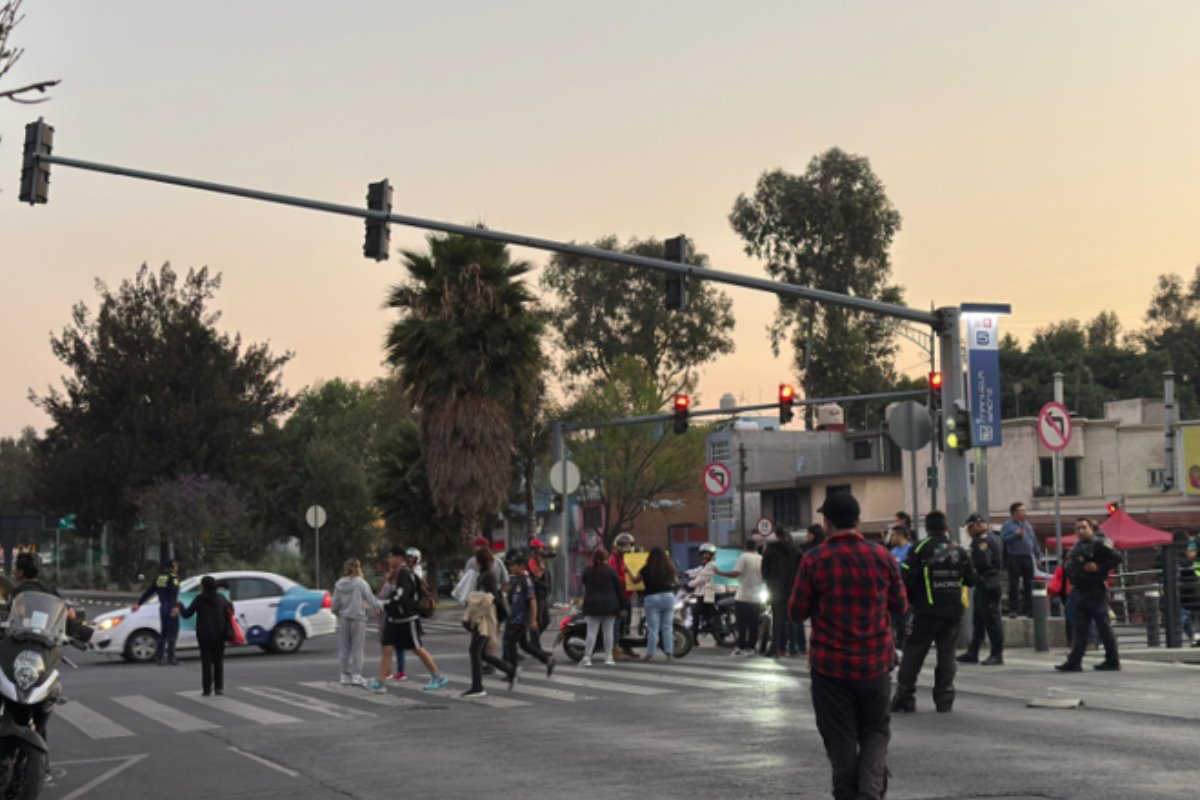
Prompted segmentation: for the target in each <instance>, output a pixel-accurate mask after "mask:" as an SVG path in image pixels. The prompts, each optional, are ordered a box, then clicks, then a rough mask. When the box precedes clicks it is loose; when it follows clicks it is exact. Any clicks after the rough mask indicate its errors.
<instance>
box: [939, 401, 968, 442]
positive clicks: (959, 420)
mask: <svg viewBox="0 0 1200 800" xmlns="http://www.w3.org/2000/svg"><path fill="white" fill-rule="evenodd" d="M945 427H946V447H948V448H950V449H951V450H970V449H971V412H970V411H968V410H967V408H966V407H965V406H964V405H963V404H962V403H960V402H958V401H955V403H954V405H953V406H951V407H950V408H947V409H946V422H945Z"/></svg>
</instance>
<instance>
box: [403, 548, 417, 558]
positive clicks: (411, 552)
mask: <svg viewBox="0 0 1200 800" xmlns="http://www.w3.org/2000/svg"><path fill="white" fill-rule="evenodd" d="M404 555H405V556H406V557H407V558H415V559H416V560H417V561H420V560H421V551H420V550H418V549H417V548H415V547H410V548H408V549H407V550H405V551H404Z"/></svg>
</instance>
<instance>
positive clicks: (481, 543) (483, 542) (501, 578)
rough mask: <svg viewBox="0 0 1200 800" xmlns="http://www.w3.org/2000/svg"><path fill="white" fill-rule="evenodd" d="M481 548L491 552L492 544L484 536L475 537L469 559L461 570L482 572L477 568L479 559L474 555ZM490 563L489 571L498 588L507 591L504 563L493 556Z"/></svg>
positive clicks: (506, 571) (506, 572) (506, 575)
mask: <svg viewBox="0 0 1200 800" xmlns="http://www.w3.org/2000/svg"><path fill="white" fill-rule="evenodd" d="M481 547H486V548H487V549H488V552H491V551H492V543H491V542H489V541H488V540H487V537H486V536H476V537H475V541H474V542H472V543H471V548H472V550H471V557H470V558H468V559H467V563H466V565H465V566H464V567H463V569H464V570H465V571H467V572H470V571H471V570H474V571H475V572H482V570H480V568H479V559H478V557H476V555H475V554H476V553H478V552H479V548H481ZM491 563H492V566H491V567H490V569H491V571H492V573H493V574H495V576H496V582H497V584H498V585H499V586H500V589H501V590H505V589H507V588H508V570H507V569H505V567H504V562H503V561H501V560H500V559H498V558H496V557H495V556H493V557H492V562H491Z"/></svg>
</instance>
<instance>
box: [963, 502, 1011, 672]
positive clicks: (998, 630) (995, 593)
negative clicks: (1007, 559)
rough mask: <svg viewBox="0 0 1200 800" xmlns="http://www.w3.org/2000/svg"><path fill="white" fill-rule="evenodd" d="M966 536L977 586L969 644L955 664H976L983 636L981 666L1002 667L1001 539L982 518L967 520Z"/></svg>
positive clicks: (1002, 555)
mask: <svg viewBox="0 0 1200 800" xmlns="http://www.w3.org/2000/svg"><path fill="white" fill-rule="evenodd" d="M967 533H969V534H970V535H971V565H972V566H973V567H975V574H976V577H977V578H978V583H976V585H975V591H974V593H973V595H972V597H973V601H972V613H971V620H972V625H973V628H972V631H971V643H970V644H969V645H967V652H965V653H963V654H962V655H961V656H959V657H958V663H960V664H978V663H979V649H980V648H981V647H983V637H984V634H985V633H986V634H987V638H988V641H989V642H990V643H991V652H990V653H989V654H988V657H987V658H985V659H984V661H983V664H984V666H995V665H999V664H1003V663H1004V622H1003V620H1002V619H1001V610H1000V600H1001V596H1002V595H1003V594H1004V577H1003V572H1002V571H1003V569H1004V544H1003V542H1002V541H1001V539H1000V535H999V534H997V533H996V532H995V531H993V530H990V529H989V528H988V523H987V519H986V518H985V517H984V516H983V515H981V514H972V515H971V516H969V517H967Z"/></svg>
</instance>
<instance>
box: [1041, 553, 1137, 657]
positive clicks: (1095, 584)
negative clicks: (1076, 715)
mask: <svg viewBox="0 0 1200 800" xmlns="http://www.w3.org/2000/svg"><path fill="white" fill-rule="evenodd" d="M1123 561H1124V559H1123V558H1121V554H1120V553H1118V552H1117V551H1116V550H1114V549H1113V547H1112V544H1111V543H1110V542H1108V540H1107V539H1105V540H1101V539H1100V538H1099V537H1098V536H1095V537H1093V538H1091V539H1089V540H1088V541H1086V542H1085V541H1083V540H1082V539H1080V540H1079V541H1077V542H1075V546H1074V547H1072V548H1071V552H1070V553H1069V554H1068V555H1067V563H1066V573H1067V579H1068V580H1070V581H1071V600H1072V609H1071V630H1073V631H1074V632H1075V636H1074V640H1073V644H1072V647H1071V654H1070V655H1069V656H1067V660H1066V661H1065V662H1064V663H1062V664H1059V665H1058V666H1057V667H1055V669H1057V670H1059V671H1060V672H1078V671H1079V670H1080V669H1082V665H1083V651H1084V649H1085V648H1086V647H1087V639H1088V637H1087V630H1088V626H1089V625H1091V624H1092V623H1095V625H1096V631H1097V632H1098V633H1099V634H1100V641H1101V642H1103V643H1104V663H1103V664H1097V665H1096V667H1097V669H1120V668H1121V659H1120V657H1119V656H1118V655H1117V640H1116V638H1115V637H1114V636H1113V632H1112V627H1111V626H1109V624H1108V584H1107V582H1106V581H1107V579H1108V573H1109V572H1111V571H1112V570H1114V569H1116V568H1117V567H1118V566H1120V565H1121V563H1122V562H1123ZM1088 564H1095V565H1096V571H1095V572H1088V571H1087V569H1086V567H1087V565H1088Z"/></svg>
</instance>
